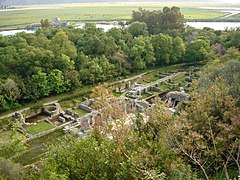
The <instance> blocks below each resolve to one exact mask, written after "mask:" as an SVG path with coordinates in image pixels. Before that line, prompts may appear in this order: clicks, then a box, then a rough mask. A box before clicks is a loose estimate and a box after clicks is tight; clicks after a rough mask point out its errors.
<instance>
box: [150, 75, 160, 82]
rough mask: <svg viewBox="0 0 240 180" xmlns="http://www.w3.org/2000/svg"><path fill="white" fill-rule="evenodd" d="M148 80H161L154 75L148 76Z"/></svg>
mask: <svg viewBox="0 0 240 180" xmlns="http://www.w3.org/2000/svg"><path fill="white" fill-rule="evenodd" d="M148 80H149V81H151V82H155V81H157V80H159V78H158V77H155V76H153V77H150V78H148Z"/></svg>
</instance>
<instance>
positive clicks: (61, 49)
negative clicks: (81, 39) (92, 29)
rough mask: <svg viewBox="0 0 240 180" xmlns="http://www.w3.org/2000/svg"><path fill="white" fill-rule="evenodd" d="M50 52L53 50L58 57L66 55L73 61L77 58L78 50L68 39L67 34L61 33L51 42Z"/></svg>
mask: <svg viewBox="0 0 240 180" xmlns="http://www.w3.org/2000/svg"><path fill="white" fill-rule="evenodd" d="M49 47H50V50H52V51H53V52H54V53H55V55H56V56H62V54H65V55H67V56H69V57H70V58H71V59H72V60H73V59H75V58H76V57H77V49H76V47H75V46H74V44H73V43H72V42H71V41H70V40H69V39H68V36H67V35H66V33H65V32H63V31H59V32H58V33H57V34H56V35H55V36H54V37H53V39H52V40H51V42H50V44H49Z"/></svg>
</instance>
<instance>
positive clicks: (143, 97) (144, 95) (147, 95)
mask: <svg viewBox="0 0 240 180" xmlns="http://www.w3.org/2000/svg"><path fill="white" fill-rule="evenodd" d="M141 96H142V98H141V99H146V98H147V97H150V96H151V94H142V95H141Z"/></svg>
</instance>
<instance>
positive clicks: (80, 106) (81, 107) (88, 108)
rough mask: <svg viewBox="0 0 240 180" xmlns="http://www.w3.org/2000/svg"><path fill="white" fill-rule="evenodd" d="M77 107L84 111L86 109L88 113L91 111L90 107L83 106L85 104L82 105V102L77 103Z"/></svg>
mask: <svg viewBox="0 0 240 180" xmlns="http://www.w3.org/2000/svg"><path fill="white" fill-rule="evenodd" d="M77 108H79V109H83V110H84V111H87V112H89V113H90V112H92V109H91V108H90V107H88V106H85V105H83V104H79V105H78V107H77Z"/></svg>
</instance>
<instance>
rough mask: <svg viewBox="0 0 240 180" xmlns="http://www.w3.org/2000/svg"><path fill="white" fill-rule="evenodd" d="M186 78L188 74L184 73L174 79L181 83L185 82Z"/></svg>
mask: <svg viewBox="0 0 240 180" xmlns="http://www.w3.org/2000/svg"><path fill="white" fill-rule="evenodd" d="M185 79H186V76H185V75H182V76H179V77H177V78H176V79H174V82H175V83H181V82H184V81H185Z"/></svg>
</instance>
